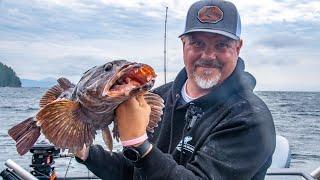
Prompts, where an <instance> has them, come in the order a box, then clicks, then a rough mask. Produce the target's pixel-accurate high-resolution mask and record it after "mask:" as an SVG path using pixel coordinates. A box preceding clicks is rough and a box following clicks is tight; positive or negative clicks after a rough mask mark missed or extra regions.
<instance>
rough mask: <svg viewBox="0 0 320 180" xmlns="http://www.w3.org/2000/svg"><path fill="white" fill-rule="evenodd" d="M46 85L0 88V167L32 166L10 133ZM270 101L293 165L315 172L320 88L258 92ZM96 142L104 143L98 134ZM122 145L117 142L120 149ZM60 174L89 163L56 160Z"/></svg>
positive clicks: (83, 172) (319, 151)
mask: <svg viewBox="0 0 320 180" xmlns="http://www.w3.org/2000/svg"><path fill="white" fill-rule="evenodd" d="M45 90H46V89H43V88H0V125H1V129H0V171H2V170H3V169H5V166H4V163H5V161H6V160H7V159H9V158H10V159H12V160H14V161H15V162H17V163H18V164H19V165H21V166H22V167H24V168H26V169H27V170H30V168H29V164H30V163H31V154H30V153H27V154H26V155H24V156H19V155H18V153H17V152H16V149H15V142H14V141H13V140H12V139H11V138H10V137H9V136H8V135H7V131H8V129H9V128H10V127H12V126H13V125H14V124H17V123H18V122H21V121H22V120H24V119H26V118H27V117H30V116H33V115H34V114H35V113H36V112H37V110H38V108H39V106H38V101H39V99H40V97H41V96H42V94H43V93H44V92H45ZM256 93H257V94H258V95H259V97H261V98H262V99H263V100H264V101H265V102H266V104H267V105H268V107H269V109H270V110H271V113H272V115H273V118H274V122H275V126H276V131H277V134H280V135H282V136H284V137H286V138H287V139H288V140H289V142H290V148H291V153H292V160H291V167H293V168H300V169H302V170H304V171H306V172H311V171H312V170H314V169H315V168H317V167H319V166H320V146H319V142H320V93H319V92H256ZM96 137H97V139H96V141H95V143H98V144H102V145H103V144H104V143H102V138H101V134H98V135H97V136H96ZM119 148H120V146H119V145H117V146H116V149H119ZM55 161H56V163H55V166H56V170H57V172H58V175H59V176H64V175H65V174H66V169H68V171H67V176H69V175H71V176H75V175H76V176H87V175H88V171H87V169H86V168H85V166H83V165H81V164H79V163H77V162H76V161H75V159H73V158H59V159H56V160H55Z"/></svg>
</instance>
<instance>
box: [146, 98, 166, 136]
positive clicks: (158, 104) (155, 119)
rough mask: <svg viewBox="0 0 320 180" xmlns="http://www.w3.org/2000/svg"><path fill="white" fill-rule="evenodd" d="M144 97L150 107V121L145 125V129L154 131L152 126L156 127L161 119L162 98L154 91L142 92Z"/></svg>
mask: <svg viewBox="0 0 320 180" xmlns="http://www.w3.org/2000/svg"><path fill="white" fill-rule="evenodd" d="M144 98H145V100H146V101H147V103H148V104H149V106H150V107H151V114H150V121H149V124H148V126H147V130H148V131H149V132H151V133H153V132H154V128H155V127H158V123H159V121H161V115H162V114H163V112H162V109H163V108H164V104H163V103H164V101H163V99H162V98H161V97H160V96H159V95H157V94H154V93H151V92H147V93H146V94H144Z"/></svg>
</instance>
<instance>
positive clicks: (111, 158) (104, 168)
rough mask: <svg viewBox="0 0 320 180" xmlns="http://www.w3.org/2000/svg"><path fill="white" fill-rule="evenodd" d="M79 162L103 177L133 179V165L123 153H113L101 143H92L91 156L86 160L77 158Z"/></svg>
mask: <svg viewBox="0 0 320 180" xmlns="http://www.w3.org/2000/svg"><path fill="white" fill-rule="evenodd" d="M76 160H77V161H78V162H79V163H82V164H84V165H86V166H87V168H88V169H89V170H90V171H91V172H92V173H94V174H95V175H96V176H98V177H99V178H101V179H108V180H116V179H119V180H120V179H121V180H122V179H123V180H126V179H128V180H129V179H130V180H131V179H132V178H133V165H132V164H131V163H130V162H129V161H127V160H126V159H124V158H123V156H122V154H121V153H112V155H111V154H110V153H109V152H107V151H105V150H104V149H103V147H102V146H100V145H92V146H91V147H90V150H89V156H88V158H87V160H86V161H82V160H81V159H79V158H76Z"/></svg>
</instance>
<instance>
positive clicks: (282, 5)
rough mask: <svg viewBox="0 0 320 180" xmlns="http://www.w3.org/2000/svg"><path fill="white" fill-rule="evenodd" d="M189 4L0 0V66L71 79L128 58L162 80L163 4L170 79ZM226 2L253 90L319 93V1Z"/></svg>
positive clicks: (178, 62) (178, 64)
mask: <svg viewBox="0 0 320 180" xmlns="http://www.w3.org/2000/svg"><path fill="white" fill-rule="evenodd" d="M193 2H194V1H185V0H170V1H169V0H166V1H161V0H154V1H150V2H149V1H148V2H146V1H143V0H130V1H129V0H121V1H119V0H118V1H113V0H97V1H90V0H68V1H65V0H31V1H10V0H4V1H0V61H2V62H4V63H6V64H8V65H10V66H12V67H13V68H14V69H15V70H16V71H17V73H18V75H19V76H21V77H23V78H30V79H43V78H45V77H60V76H67V77H68V78H71V79H72V80H73V81H77V80H78V79H79V77H80V76H81V74H82V72H84V71H85V70H86V69H88V68H90V67H92V66H93V65H98V64H102V63H104V62H105V61H106V59H128V60H133V61H141V62H145V63H148V64H151V65H152V66H153V67H154V68H155V69H156V71H157V72H158V74H159V76H158V77H159V79H160V80H159V82H163V73H162V71H163V37H164V15H165V6H168V7H169V11H168V24H167V25H168V33H167V47H168V49H167V61H168V66H167V71H168V74H169V75H168V76H170V78H169V79H171V80H172V79H173V78H174V76H175V74H176V73H177V72H178V71H179V70H180V69H181V68H183V59H182V46H181V43H180V40H179V39H178V38H177V37H178V35H179V34H180V33H182V31H183V29H184V22H185V15H186V11H187V9H188V7H189V6H190V5H191V4H192V3H193ZM233 2H234V3H235V4H236V6H237V7H238V9H239V12H240V14H241V18H242V22H243V29H242V32H243V34H242V38H243V39H244V47H243V49H242V52H241V57H243V58H244V60H245V61H246V63H247V67H248V70H249V71H250V72H253V73H254V75H256V77H257V79H258V88H260V89H261V87H262V88H268V87H272V88H274V89H277V88H278V89H279V88H282V87H283V88H292V87H298V86H299V84H298V82H302V80H303V79H310V80H312V81H308V83H309V84H307V85H306V86H304V87H305V88H306V89H310V88H311V89H315V88H318V90H320V85H317V84H316V80H315V77H318V76H319V73H318V70H317V67H319V66H320V63H318V57H319V55H320V54H319V53H318V52H320V51H319V45H318V42H317V39H319V38H320V33H319V32H318V29H320V22H319V18H320V9H319V7H320V5H319V1H316V0H308V1H306V0H302V1H300V0H299V1H298V0H292V1H290V2H289V1H276V0H261V1H257V2H256V1H249V0H248V1H244V0H243V1H235V0H233ZM297 72H299V73H297ZM298 79H299V81H295V80H298Z"/></svg>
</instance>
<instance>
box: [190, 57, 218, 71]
mask: <svg viewBox="0 0 320 180" xmlns="http://www.w3.org/2000/svg"><path fill="white" fill-rule="evenodd" d="M194 66H195V67H196V66H201V67H211V68H219V69H221V68H222V64H221V63H220V62H219V61H213V60H207V59H199V60H197V61H196V62H195V63H194Z"/></svg>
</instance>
